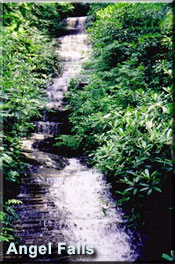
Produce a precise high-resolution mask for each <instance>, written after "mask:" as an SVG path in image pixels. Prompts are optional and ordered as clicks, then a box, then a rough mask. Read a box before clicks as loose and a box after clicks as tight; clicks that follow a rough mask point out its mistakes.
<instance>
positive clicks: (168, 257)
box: [162, 253, 173, 261]
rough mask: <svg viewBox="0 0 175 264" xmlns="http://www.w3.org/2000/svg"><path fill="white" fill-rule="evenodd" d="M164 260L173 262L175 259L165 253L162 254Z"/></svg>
mask: <svg viewBox="0 0 175 264" xmlns="http://www.w3.org/2000/svg"><path fill="white" fill-rule="evenodd" d="M162 258H164V259H166V260H168V261H173V258H172V257H170V256H169V255H168V254H165V253H163V254H162Z"/></svg>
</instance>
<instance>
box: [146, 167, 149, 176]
mask: <svg viewBox="0 0 175 264" xmlns="http://www.w3.org/2000/svg"><path fill="white" fill-rule="evenodd" d="M145 174H146V175H147V176H148V177H149V170H148V169H146V170H145Z"/></svg>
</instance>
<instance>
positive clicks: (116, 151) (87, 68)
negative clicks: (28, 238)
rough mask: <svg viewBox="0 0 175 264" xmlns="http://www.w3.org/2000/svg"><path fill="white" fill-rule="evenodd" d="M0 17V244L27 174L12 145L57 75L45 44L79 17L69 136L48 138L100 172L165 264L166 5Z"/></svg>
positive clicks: (23, 7) (42, 8) (68, 8)
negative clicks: (84, 57) (84, 41)
mask: <svg viewBox="0 0 175 264" xmlns="http://www.w3.org/2000/svg"><path fill="white" fill-rule="evenodd" d="M3 13H4V15H3V19H4V21H3V23H4V27H3V29H2V37H1V47H2V54H1V61H2V63H3V74H2V76H1V79H2V83H3V86H2V95H1V96H2V100H3V108H2V115H3V134H2V135H1V141H3V147H1V150H2V160H1V164H3V177H4V178H3V179H4V192H5V195H4V204H3V210H2V211H1V213H0V220H1V221H2V223H3V229H2V233H1V236H0V240H1V241H4V242H9V241H11V240H13V239H14V234H13V224H12V222H13V220H14V219H15V218H16V217H17V215H16V213H15V209H14V207H13V205H14V204H19V203H21V201H20V200H18V199H15V198H16V197H15V189H16V192H17V191H18V188H19V186H20V179H21V177H25V168H26V166H27V165H26V164H25V163H24V162H23V159H22V158H21V139H22V138H24V137H30V135H31V133H32V132H33V131H34V122H33V120H36V119H37V118H39V117H41V116H42V110H43V107H44V105H45V102H46V101H47V98H46V95H45V87H46V84H47V83H48V82H49V81H50V80H51V79H52V78H53V76H58V75H60V74H61V66H62V64H61V62H60V61H59V57H58V54H57V53H56V49H57V48H59V46H58V42H57V41H56V40H55V38H58V37H60V36H62V35H64V34H66V27H65V25H64V19H65V18H67V17H71V16H82V15H87V19H86V31H87V34H88V42H89V45H90V46H91V49H92V52H91V57H90V59H89V60H88V61H87V62H86V63H84V65H83V71H82V74H81V75H80V77H79V78H73V79H72V80H71V82H70V85H69V91H68V92H67V93H66V102H67V105H66V109H67V111H68V112H69V125H70V127H71V133H70V134H68V135H67V134H63V135H56V136H55V137H54V138H53V139H52V144H53V149H54V152H55V153H59V154H62V155H63V153H64V155H65V156H66V155H67V156H85V157H86V158H87V163H88V164H89V166H93V167H96V168H97V169H98V170H99V171H101V172H102V173H104V175H106V176H107V179H108V182H109V184H110V185H111V187H112V192H113V196H114V197H115V199H116V201H117V202H116V206H117V207H121V208H122V209H123V210H124V212H125V216H124V217H126V219H127V221H128V226H129V227H130V228H131V229H133V230H135V231H136V230H137V231H138V230H139V232H141V233H143V235H142V236H143V237H142V239H143V240H144V241H147V243H148V244H149V245H150V246H149V247H150V248H151V247H153V249H152V250H155V256H156V257H157V255H160V258H161V254H163V255H162V256H163V258H164V259H165V260H168V261H173V254H174V253H173V252H171V253H170V250H172V248H171V247H172V238H171V232H172V229H171V228H172V226H171V221H170V219H172V211H173V204H172V184H173V182H172V170H173V163H172V155H173V149H172V131H173V127H172V125H173V121H172V116H173V102H172V94H173V85H172V64H173V61H172V59H173V56H172V55H173V53H172V49H173V44H172V6H171V4H163V3H159V4H158V3H156V4H153V3H149V4H148V3H145V4H143V3H135V4H129V3H116V4H107V3H106V4H97V3H96V4H71V3H48V4H46V3H44V4H36V3H21V4H17V3H6V4H3ZM84 79H86V82H85V85H84V84H83V85H81V83H82V82H83V81H82V80H84ZM15 186H16V187H15ZM12 189H13V192H12ZM87 190H88V186H87ZM169 223H170V224H169ZM157 226H158V227H157ZM153 230H154V231H153ZM151 232H152V233H151ZM145 234H146V235H145ZM157 236H159V241H157V240H158V238H157ZM155 241H157V242H156V243H157V245H155ZM159 244H160V245H159Z"/></svg>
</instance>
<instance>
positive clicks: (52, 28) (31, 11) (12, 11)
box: [3, 3, 74, 36]
mask: <svg viewBox="0 0 175 264" xmlns="http://www.w3.org/2000/svg"><path fill="white" fill-rule="evenodd" d="M73 10H74V7H73V5H72V4H70V3H44V4H42V3H5V4H4V16H3V22H4V25H5V26H6V25H7V26H8V25H9V24H10V25H11V27H13V28H14V29H15V30H16V29H18V28H19V27H20V25H23V26H24V25H26V26H27V27H29V26H30V27H37V28H38V29H39V30H40V31H42V32H43V33H45V34H47V35H51V36H58V35H59V34H60V33H62V31H63V30H64V28H63V25H62V24H61V23H60V22H61V21H62V20H63V19H64V18H66V17H67V16H70V14H72V12H73Z"/></svg>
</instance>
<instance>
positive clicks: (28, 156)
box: [22, 151, 68, 170]
mask: <svg viewBox="0 0 175 264" xmlns="http://www.w3.org/2000/svg"><path fill="white" fill-rule="evenodd" d="M22 155H23V161H25V162H26V163H28V164H31V165H38V166H43V167H46V168H53V169H59V170H60V169H63V168H64V167H65V166H66V165H67V163H68V160H67V159H66V158H63V157H61V156H58V155H55V154H50V153H45V152H41V151H33V152H30V153H29V152H22Z"/></svg>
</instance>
